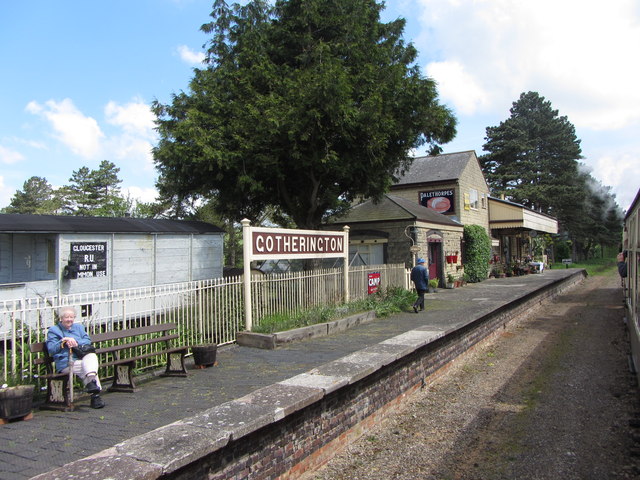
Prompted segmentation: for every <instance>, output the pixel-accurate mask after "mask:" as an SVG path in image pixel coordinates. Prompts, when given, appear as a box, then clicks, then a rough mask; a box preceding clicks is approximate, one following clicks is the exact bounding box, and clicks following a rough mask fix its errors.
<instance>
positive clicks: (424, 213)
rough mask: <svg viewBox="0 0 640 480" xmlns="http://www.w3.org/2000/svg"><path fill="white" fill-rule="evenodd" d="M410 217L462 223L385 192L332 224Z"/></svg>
mask: <svg viewBox="0 0 640 480" xmlns="http://www.w3.org/2000/svg"><path fill="white" fill-rule="evenodd" d="M404 219H412V220H418V221H422V222H427V223H434V224H438V225H447V226H451V227H462V224H461V223H459V222H457V221H455V220H453V219H452V218H450V217H447V216H446V215H443V214H441V213H438V212H436V211H434V210H431V209H430V208H427V207H423V206H422V205H420V204H418V203H415V202H411V201H409V200H407V199H406V198H402V197H398V196H397V195H389V194H385V195H384V197H383V198H382V201H380V202H379V203H373V201H372V200H367V201H365V202H363V203H361V204H359V205H356V206H355V207H353V208H352V209H351V210H349V212H348V213H347V214H346V215H345V216H344V217H340V218H339V219H336V220H335V221H333V222H332V223H334V224H336V223H337V224H350V223H360V222H380V221H385V220H404Z"/></svg>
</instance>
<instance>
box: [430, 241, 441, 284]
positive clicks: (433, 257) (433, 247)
mask: <svg viewBox="0 0 640 480" xmlns="http://www.w3.org/2000/svg"><path fill="white" fill-rule="evenodd" d="M429 278H431V279H433V278H437V279H441V278H442V243H440V242H429Z"/></svg>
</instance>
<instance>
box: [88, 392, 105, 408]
mask: <svg viewBox="0 0 640 480" xmlns="http://www.w3.org/2000/svg"><path fill="white" fill-rule="evenodd" d="M102 407H104V400H102V399H101V398H100V395H98V394H97V393H95V394H93V395H91V408H102Z"/></svg>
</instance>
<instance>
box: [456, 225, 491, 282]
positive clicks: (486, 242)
mask: <svg viewBox="0 0 640 480" xmlns="http://www.w3.org/2000/svg"><path fill="white" fill-rule="evenodd" d="M463 238H464V251H463V258H462V262H463V263H464V273H465V275H467V276H468V278H469V281H470V282H482V281H483V280H486V278H487V276H488V275H489V261H490V260H491V239H490V238H489V235H487V231H486V230H485V229H484V227H481V226H480V225H465V226H464V230H463Z"/></svg>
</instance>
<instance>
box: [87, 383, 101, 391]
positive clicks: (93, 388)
mask: <svg viewBox="0 0 640 480" xmlns="http://www.w3.org/2000/svg"><path fill="white" fill-rule="evenodd" d="M86 388H87V392H88V393H100V387H99V386H98V382H96V381H95V380H91V381H90V382H89V383H87V386H86Z"/></svg>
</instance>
